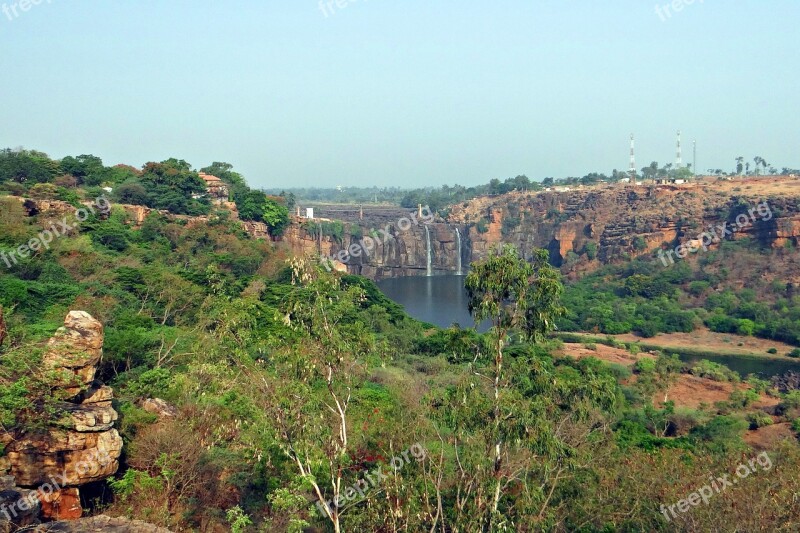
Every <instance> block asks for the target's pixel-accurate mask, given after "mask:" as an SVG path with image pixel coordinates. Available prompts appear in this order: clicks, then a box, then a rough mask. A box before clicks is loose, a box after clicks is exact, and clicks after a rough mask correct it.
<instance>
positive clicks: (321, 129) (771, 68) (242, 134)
mask: <svg viewBox="0 0 800 533" xmlns="http://www.w3.org/2000/svg"><path fill="white" fill-rule="evenodd" d="M34 1H35V0H34ZM20 2H21V0H0V147H11V148H16V147H19V146H24V147H25V148H31V149H37V150H41V151H44V152H47V153H48V154H49V155H50V156H52V157H56V158H61V157H64V156H67V155H80V154H94V155H97V156H99V157H101V158H102V159H103V160H104V162H105V163H106V164H108V165H112V164H117V163H126V164H132V165H134V166H141V165H142V164H144V163H145V162H147V161H161V160H164V159H168V158H170V157H177V158H179V159H185V160H187V161H188V162H190V163H191V164H192V165H193V166H194V167H195V168H198V169H199V168H201V167H203V166H206V165H208V164H210V163H211V162H213V161H225V162H229V163H231V164H233V165H234V167H235V169H237V170H238V171H240V172H241V173H242V174H243V175H244V176H245V177H246V178H247V179H248V181H249V183H250V184H251V185H252V186H254V187H331V186H337V185H341V186H372V185H377V186H398V187H403V188H407V187H422V186H438V185H442V184H445V183H447V184H451V185H452V184H454V183H459V184H462V185H475V184H479V183H486V182H487V181H488V180H489V179H492V178H499V179H505V178H508V177H513V176H516V175H519V174H525V175H527V176H528V177H530V178H532V179H537V180H540V179H542V178H544V177H547V176H553V177H556V178H558V177H565V176H583V175H584V174H587V173H589V172H593V171H599V172H605V173H610V172H611V170H612V169H614V168H616V169H619V170H627V169H628V166H629V142H630V141H629V138H630V134H631V133H635V135H636V143H637V166H638V167H639V168H641V167H643V166H646V165H647V164H649V163H650V162H651V161H654V160H656V161H659V162H660V163H666V162H673V161H674V160H675V143H676V132H677V130H679V129H680V130H682V131H683V142H684V160H685V161H686V162H691V160H692V153H691V152H692V149H691V146H692V142H693V141H694V140H696V141H697V146H698V165H697V166H698V168H699V169H701V170H705V169H708V168H723V169H725V170H733V168H734V167H735V161H734V159H735V158H736V157H737V156H744V157H746V158H747V159H748V160H750V161H752V159H753V157H755V156H761V157H764V158H765V159H766V160H767V161H768V162H770V163H772V164H774V165H775V166H777V167H779V168H780V167H783V166H788V167H793V168H798V167H800V153H798V150H797V148H798V147H800V127H799V126H800V124H798V111H800V68H798V66H800V36H799V34H798V32H797V24H798V22H800V2H798V1H797V0H735V1H731V0H726V1H724V2H723V1H722V0H704V1H701V0H695V1H694V2H690V0H675V1H674V2H673V1H671V0H658V2H653V1H648V0H638V1H634V0H608V1H597V0H494V1H491V2H490V1H477V0H461V1H456V0H402V1H401V0H338V4H337V1H336V0H324V2H322V3H320V2H319V0H253V1H249V0H248V1H244V0H242V1H224V2H223V1H218V0H217V1H209V0H191V1H189V0H161V1H155V0H137V1H135V2H134V1H129V0H114V1H113V2H109V1H107V0H106V1H100V0H81V1H78V0H38V2H37V4H36V5H33V4H28V3H27V2H28V0H22V3H20ZM673 3H674V4H676V5H678V6H679V7H681V9H680V10H678V11H676V10H675V9H674V8H673V7H671V5H672V4H673ZM668 6H669V7H668ZM23 8H27V10H25V9H23Z"/></svg>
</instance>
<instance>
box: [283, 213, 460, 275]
mask: <svg viewBox="0 0 800 533" xmlns="http://www.w3.org/2000/svg"><path fill="white" fill-rule="evenodd" d="M358 227H359V230H358V231H355V232H354V231H353V229H352V226H351V227H350V228H349V229H348V231H346V232H345V233H344V235H343V236H342V237H341V238H335V237H331V236H329V235H323V236H322V237H320V236H319V235H318V234H312V233H310V232H309V230H308V229H306V227H305V226H304V225H303V224H302V222H301V221H299V220H295V221H294V222H293V224H292V225H291V226H290V227H289V229H288V230H287V232H286V234H285V235H284V236H283V238H282V239H281V240H282V241H283V242H284V243H285V244H286V245H287V246H288V247H289V249H290V250H291V252H292V253H293V254H295V255H321V256H323V257H326V258H334V259H336V260H337V263H338V264H339V265H338V266H339V267H340V269H342V270H343V269H346V270H347V272H349V273H351V274H359V275H362V276H366V277H368V278H371V279H374V280H379V279H384V278H393V277H402V276H426V275H427V274H428V257H429V256H430V265H431V268H430V272H431V274H434V275H436V274H455V273H457V272H458V270H459V265H460V264H461V265H462V268H465V267H466V265H467V257H468V244H469V240H468V233H467V228H466V226H464V225H458V224H445V223H430V224H422V223H420V224H417V225H412V226H411V227H408V225H407V224H405V223H397V222H391V223H388V224H386V225H384V226H377V228H379V229H378V230H377V231H376V232H374V233H373V232H371V230H372V229H376V226H366V225H363V226H362V225H359V226H358ZM426 227H427V231H426ZM457 229H458V233H457V232H456V230H457ZM353 233H356V235H353ZM387 235H388V236H387ZM459 235H460V236H461V246H460V247H459ZM429 244H430V253H429ZM459 253H460V255H459ZM459 257H460V258H461V261H459Z"/></svg>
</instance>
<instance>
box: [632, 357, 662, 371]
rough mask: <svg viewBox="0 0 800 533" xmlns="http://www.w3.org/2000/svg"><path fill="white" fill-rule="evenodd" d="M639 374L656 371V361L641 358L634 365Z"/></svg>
mask: <svg viewBox="0 0 800 533" xmlns="http://www.w3.org/2000/svg"><path fill="white" fill-rule="evenodd" d="M633 370H634V372H636V373H637V374H650V373H652V372H655V371H656V362H655V361H653V360H652V359H639V360H638V361H636V364H635V365H634V366H633Z"/></svg>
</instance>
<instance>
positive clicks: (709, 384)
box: [653, 374, 780, 410]
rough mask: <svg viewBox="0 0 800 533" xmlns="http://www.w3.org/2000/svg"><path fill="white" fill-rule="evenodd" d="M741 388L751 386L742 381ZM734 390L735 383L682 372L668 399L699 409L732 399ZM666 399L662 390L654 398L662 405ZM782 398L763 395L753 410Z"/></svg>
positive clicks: (745, 388)
mask: <svg viewBox="0 0 800 533" xmlns="http://www.w3.org/2000/svg"><path fill="white" fill-rule="evenodd" d="M738 387H739V388H740V389H743V390H748V389H750V388H751V387H750V386H749V385H747V384H743V383H740V384H739V385H738ZM733 391H734V384H733V383H728V382H722V381H713V380H710V379H705V378H700V377H697V376H692V375H689V374H681V376H680V378H678V381H677V382H676V383H675V384H674V385H673V386H672V387H670V389H669V391H668V393H667V400H672V401H674V402H675V406H676V407H688V408H690V409H697V408H698V407H700V404H706V405H708V406H713V405H714V403H716V402H724V401H727V400H729V399H730V396H731V393H732V392H733ZM663 401H664V393H663V392H660V393H657V394H656V395H655V397H654V398H653V404H654V405H660V404H661V403H662V402H663ZM779 403H780V400H779V399H777V398H772V397H770V396H766V395H763V394H762V395H761V399H760V400H759V401H757V402H756V403H754V404H753V405H752V409H753V410H757V409H762V408H764V407H770V406H774V405H778V404H779Z"/></svg>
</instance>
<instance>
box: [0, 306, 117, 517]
mask: <svg viewBox="0 0 800 533" xmlns="http://www.w3.org/2000/svg"><path fill="white" fill-rule="evenodd" d="M102 349H103V327H102V325H101V324H100V323H99V322H98V321H97V320H95V319H94V318H92V317H91V316H90V315H89V314H88V313H85V312H82V311H72V312H70V313H69V315H67V317H66V320H65V321H64V327H63V328H60V329H59V330H58V332H56V334H55V335H54V336H53V338H52V339H51V340H50V341H49V342H48V344H47V347H46V352H45V355H44V357H43V366H44V368H45V369H47V370H49V371H51V375H52V376H53V388H54V389H61V390H63V391H65V392H66V396H68V397H70V398H71V399H70V400H68V401H66V402H63V403H62V404H60V405H59V406H58V408H59V411H60V416H59V417H58V419H57V420H56V421H54V422H53V423H52V424H51V426H50V428H49V429H48V430H47V431H45V432H41V433H36V434H22V435H9V434H2V435H0V442H2V443H3V444H4V445H5V449H6V454H5V456H4V457H2V458H0V475H10V476H13V478H14V480H15V483H16V485H18V486H20V487H25V488H27V489H32V490H38V492H39V494H38V498H37V502H36V503H37V504H39V505H40V506H41V510H42V515H43V517H45V518H56V519H58V518H67V519H69V518H79V517H80V516H81V513H82V510H81V505H80V494H79V487H81V486H82V485H86V484H87V483H92V482H94V481H100V480H103V479H105V478H107V477H109V476H111V475H112V474H114V473H115V472H116V471H117V469H118V468H119V457H120V455H121V453H122V438H121V437H120V435H119V433H118V432H117V430H116V429H114V428H113V425H114V422H115V421H116V420H117V413H116V411H115V410H114V409H113V407H112V405H111V401H112V399H113V391H112V390H111V389H110V388H109V387H106V386H104V385H102V384H101V383H98V382H97V381H95V379H94V378H95V372H96V370H97V364H98V363H99V362H100V359H101V357H102ZM9 505H13V504H9ZM17 508H19V505H18V506H17ZM2 518H3V517H2V516H0V519H2Z"/></svg>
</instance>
